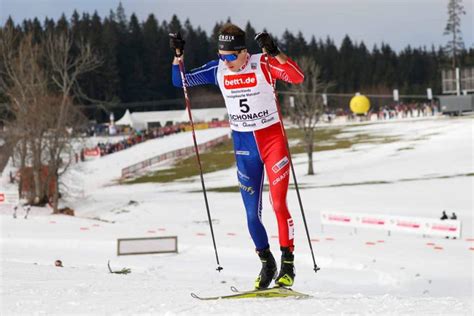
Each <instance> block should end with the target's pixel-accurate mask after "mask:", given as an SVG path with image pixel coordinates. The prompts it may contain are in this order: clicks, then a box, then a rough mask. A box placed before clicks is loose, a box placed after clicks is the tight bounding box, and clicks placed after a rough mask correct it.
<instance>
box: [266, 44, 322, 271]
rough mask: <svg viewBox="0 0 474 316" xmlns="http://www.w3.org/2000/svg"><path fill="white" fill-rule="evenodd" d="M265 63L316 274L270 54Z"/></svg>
mask: <svg viewBox="0 0 474 316" xmlns="http://www.w3.org/2000/svg"><path fill="white" fill-rule="evenodd" d="M265 62H266V64H267V72H268V77H269V79H270V84H271V85H272V88H273V96H274V98H275V103H276V105H277V110H278V117H279V118H280V122H281V124H280V125H281V132H282V134H283V137H284V138H285V142H286V149H287V150H288V160H289V161H290V168H291V174H292V175H293V181H294V182H295V189H296V195H297V196H298V203H299V205H300V210H301V216H302V217H303V223H304V228H305V230H306V237H307V238H308V245H309V249H310V250H311V256H312V257H313V264H314V266H313V270H314V272H315V273H316V272H318V270H320V269H321V268H320V267H318V265H317V264H316V259H315V258H314V251H313V245H311V238H310V236H309V230H308V224H307V223H306V216H305V213H304V208H303V202H302V200H301V195H300V190H299V187H298V180H297V179H296V172H295V167H294V166H293V159H291V151H290V145H289V143H288V137H287V135H286V131H285V127H284V126H283V115H282V114H281V109H280V102H279V101H278V95H277V91H276V87H275V82H274V81H273V77H272V73H271V71H270V62H269V61H268V53H265Z"/></svg>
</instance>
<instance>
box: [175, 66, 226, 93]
mask: <svg viewBox="0 0 474 316" xmlns="http://www.w3.org/2000/svg"><path fill="white" fill-rule="evenodd" d="M218 65H219V61H218V60H212V61H210V62H208V63H207V64H205V65H203V66H201V67H199V68H196V69H193V70H191V71H190V72H189V73H186V74H185V80H186V86H187V87H194V86H201V85H205V84H214V85H216V86H217V85H218V83H217V66H218ZM171 77H172V79H173V85H174V86H175V87H177V88H181V87H182V86H183V85H182V82H181V74H180V72H179V65H173V67H172V69H171Z"/></svg>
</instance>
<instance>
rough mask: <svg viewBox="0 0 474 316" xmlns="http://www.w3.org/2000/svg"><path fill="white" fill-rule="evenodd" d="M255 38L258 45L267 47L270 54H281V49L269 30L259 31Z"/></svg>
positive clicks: (273, 55)
mask: <svg viewBox="0 0 474 316" xmlns="http://www.w3.org/2000/svg"><path fill="white" fill-rule="evenodd" d="M255 40H256V41H257V43H258V46H260V48H265V50H266V51H267V53H268V54H269V55H270V56H272V57H275V56H276V55H278V54H280V50H279V49H278V47H277V46H276V44H275V42H274V41H273V40H272V38H271V37H270V35H269V34H268V33H267V32H260V33H258V34H257V35H255Z"/></svg>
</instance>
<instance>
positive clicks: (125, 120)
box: [115, 109, 133, 127]
mask: <svg viewBox="0 0 474 316" xmlns="http://www.w3.org/2000/svg"><path fill="white" fill-rule="evenodd" d="M115 125H127V126H131V127H133V119H132V115H131V114H130V110H129V109H127V110H126V111H125V114H124V115H123V116H122V118H120V120H118V121H117V122H115Z"/></svg>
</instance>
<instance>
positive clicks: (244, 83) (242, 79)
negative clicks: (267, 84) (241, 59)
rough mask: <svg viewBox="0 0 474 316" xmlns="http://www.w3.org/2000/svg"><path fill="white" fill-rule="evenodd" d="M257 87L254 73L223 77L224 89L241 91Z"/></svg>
mask: <svg viewBox="0 0 474 316" xmlns="http://www.w3.org/2000/svg"><path fill="white" fill-rule="evenodd" d="M256 85H257V76H256V75H255V73H253V72H251V73H247V74H239V75H225V76H224V87H225V88H226V89H242V88H251V87H255V86H256Z"/></svg>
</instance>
